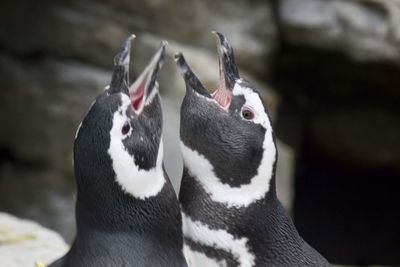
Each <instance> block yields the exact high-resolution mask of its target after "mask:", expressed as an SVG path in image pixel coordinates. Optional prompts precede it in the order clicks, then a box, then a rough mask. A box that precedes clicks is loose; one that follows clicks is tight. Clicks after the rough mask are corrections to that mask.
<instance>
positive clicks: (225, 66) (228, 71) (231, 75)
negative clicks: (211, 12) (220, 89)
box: [212, 31, 240, 91]
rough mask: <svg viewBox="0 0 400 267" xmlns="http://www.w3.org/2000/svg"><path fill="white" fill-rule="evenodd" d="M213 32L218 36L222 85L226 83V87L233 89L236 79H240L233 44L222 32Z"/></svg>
mask: <svg viewBox="0 0 400 267" xmlns="http://www.w3.org/2000/svg"><path fill="white" fill-rule="evenodd" d="M212 33H213V34H214V35H215V36H216V37H217V46H218V59H219V75H220V83H221V86H222V85H224V86H225V88H226V89H228V90H230V91H232V89H233V87H234V86H235V83H236V80H238V79H240V76H239V71H238V68H237V66H236V63H235V56H234V54H233V49H232V46H231V44H230V42H229V41H228V39H226V38H225V36H224V35H223V34H222V33H220V32H216V31H212Z"/></svg>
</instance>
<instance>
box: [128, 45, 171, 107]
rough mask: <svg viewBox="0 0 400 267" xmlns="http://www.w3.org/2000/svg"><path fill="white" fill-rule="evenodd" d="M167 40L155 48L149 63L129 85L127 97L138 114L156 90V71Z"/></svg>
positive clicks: (162, 56)
mask: <svg viewBox="0 0 400 267" xmlns="http://www.w3.org/2000/svg"><path fill="white" fill-rule="evenodd" d="M167 44H168V42H167V41H162V42H161V45H160V48H159V49H158V50H157V52H156V53H155V55H154V56H153V58H152V59H151V61H150V63H149V64H148V65H147V66H146V68H145V69H144V71H143V72H142V73H141V74H140V76H139V77H138V78H137V79H136V81H135V82H134V83H133V84H132V85H131V86H130V87H129V97H130V99H131V102H132V106H133V109H134V110H135V112H136V113H137V114H140V113H141V112H142V110H143V108H144V106H146V105H148V104H150V103H151V102H152V100H153V98H154V96H155V95H156V94H157V92H158V83H157V81H156V79H157V73H158V71H159V70H160V68H161V66H162V63H163V59H164V53H165V48H166V46H167Z"/></svg>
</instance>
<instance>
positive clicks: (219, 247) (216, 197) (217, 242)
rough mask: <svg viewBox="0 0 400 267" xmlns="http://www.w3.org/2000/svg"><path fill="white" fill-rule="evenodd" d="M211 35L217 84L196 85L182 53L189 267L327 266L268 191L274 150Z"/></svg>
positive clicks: (262, 114)
mask: <svg viewBox="0 0 400 267" xmlns="http://www.w3.org/2000/svg"><path fill="white" fill-rule="evenodd" d="M213 33H214V34H215V35H216V36H217V41H218V54H219V72H220V83H219V85H218V87H217V89H216V90H215V91H214V92H213V93H212V94H210V93H208V91H207V90H206V89H205V88H204V87H203V85H202V84H201V82H200V81H199V79H198V78H197V77H196V76H195V74H194V73H193V72H192V70H191V69H190V68H189V66H188V65H187V63H186V61H185V59H184V57H183V56H182V54H180V53H178V54H176V56H175V60H176V62H177V64H178V66H179V68H180V70H181V72H182V75H183V78H184V80H185V83H186V95H185V98H184V100H183V103H182V107H181V128H180V138H181V151H182V156H183V161H184V171H183V177H182V182H181V189H180V193H179V200H180V203H181V206H182V214H183V234H184V240H185V248H184V251H185V256H186V257H187V262H188V265H189V266H196V267H200V266H208V267H211V266H240V267H251V266H290V267H293V266H318V267H323V266H330V265H329V263H328V262H327V261H326V260H325V259H324V258H323V257H322V256H321V255H320V254H319V253H318V252H317V251H316V250H315V249H313V248H312V247H311V246H309V245H308V244H307V243H306V242H305V241H304V240H303V239H302V238H301V237H300V235H299V234H298V232H297V230H296V228H295V226H294V225H293V222H292V220H291V218H290V217H289V216H288V215H287V214H286V212H285V210H284V208H283V207H282V205H281V203H280V202H279V200H278V198H277V195H276V189H275V169H276V162H277V149H276V143H275V138H274V133H273V129H272V126H271V121H270V119H269V116H268V112H267V110H266V109H265V107H264V105H263V102H262V100H261V97H260V95H259V93H258V92H257V89H256V88H254V86H253V85H252V84H251V83H250V82H248V81H246V80H244V79H242V78H240V76H239V71H238V68H237V66H236V64H235V60H234V55H233V50H232V47H231V45H230V43H229V42H228V40H227V39H226V38H225V37H224V36H223V35H222V34H221V33H217V32H213Z"/></svg>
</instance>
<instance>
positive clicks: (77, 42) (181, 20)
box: [0, 0, 277, 76]
mask: <svg viewBox="0 0 400 267" xmlns="http://www.w3.org/2000/svg"><path fill="white" fill-rule="evenodd" d="M14 14H24V16H15V15H14ZM243 14H249V15H248V16H243ZM0 17H1V22H2V24H3V27H2V28H1V29H0V43H1V44H2V45H3V46H5V47H7V49H10V50H12V51H14V52H16V53H19V54H24V55H26V54H35V53H48V52H50V53H55V54H58V55H62V56H66V57H73V58H79V59H82V60H85V61H88V62H90V63H94V64H97V65H102V66H110V61H109V59H110V58H112V56H113V54H114V53H115V51H116V49H117V48H118V47H119V45H120V43H121V41H122V40H123V39H124V38H125V36H127V35H128V34H129V33H131V32H133V33H135V34H136V35H137V36H140V34H141V33H144V32H153V33H156V34H158V35H160V36H163V37H164V38H167V39H175V40H177V41H179V42H182V43H186V44H190V45H193V46H198V47H203V48H207V49H209V50H212V51H214V50H215V40H214V37H213V36H212V35H211V33H210V31H212V30H218V31H221V32H224V33H225V34H226V35H227V36H229V38H230V39H231V41H232V43H233V45H234V47H235V51H236V53H237V57H238V62H239V63H240V64H242V65H243V66H244V67H245V68H247V69H249V70H251V71H254V72H256V73H257V74H258V75H260V76H265V73H266V71H267V69H268V64H267V63H268V62H269V61H270V59H271V55H272V52H273V51H274V49H275V47H276V42H277V39H276V36H277V30H276V25H275V23H274V20H273V14H272V11H271V4H270V3H269V2H268V1H259V0H257V1H252V5H249V4H248V3H247V1H245V0H240V1H236V2H235V4H232V2H231V1H228V0H224V1H217V2H215V1H211V0H207V1H183V0H169V1H158V0H152V1H138V0H136V1H126V0H124V1H113V0H108V1H96V0H92V1H90V0H86V1H79V2H76V1H75V2H71V1H45V2H33V1H27V0H25V1H7V2H6V3H5V4H4V5H3V7H2V9H1V10H0ZM188 21H190V23H188ZM48 25H51V27H48Z"/></svg>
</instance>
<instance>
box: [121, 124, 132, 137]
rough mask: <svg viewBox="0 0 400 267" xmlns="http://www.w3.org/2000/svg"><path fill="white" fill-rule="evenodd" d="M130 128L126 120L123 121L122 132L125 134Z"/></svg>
mask: <svg viewBox="0 0 400 267" xmlns="http://www.w3.org/2000/svg"><path fill="white" fill-rule="evenodd" d="M130 129H131V126H130V125H129V123H128V122H125V124H124V126H122V130H121V131H122V134H123V135H125V134H127V133H128V132H129V130H130Z"/></svg>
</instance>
